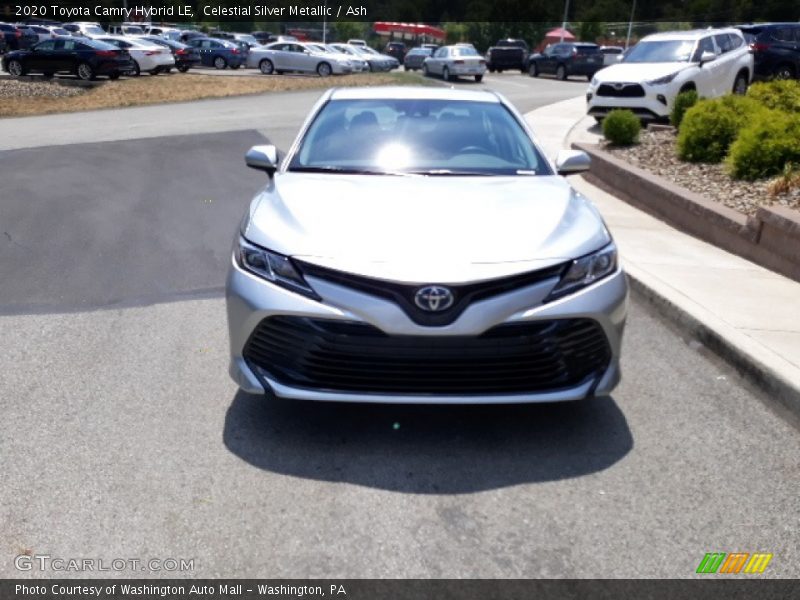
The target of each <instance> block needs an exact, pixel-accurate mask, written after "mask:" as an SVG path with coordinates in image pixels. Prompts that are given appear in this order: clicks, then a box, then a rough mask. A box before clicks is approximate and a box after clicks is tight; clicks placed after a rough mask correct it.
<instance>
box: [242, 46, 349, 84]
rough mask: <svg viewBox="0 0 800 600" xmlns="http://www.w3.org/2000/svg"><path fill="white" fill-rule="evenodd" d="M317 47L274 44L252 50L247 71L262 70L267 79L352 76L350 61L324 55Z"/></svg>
mask: <svg viewBox="0 0 800 600" xmlns="http://www.w3.org/2000/svg"><path fill="white" fill-rule="evenodd" d="M315 46H316V45H315V44H304V43H302V42H273V43H272V44H267V45H266V46H263V47H260V48H253V49H251V50H250V53H249V55H248V56H247V67H249V68H253V69H259V70H260V71H261V72H262V73H263V74H264V75H272V74H274V73H277V74H279V75H280V74H282V73H285V72H287V71H293V72H299V73H316V74H317V75H319V76H320V77H328V76H329V75H344V74H347V73H352V72H353V65H352V63H351V62H350V60H348V59H347V58H345V57H343V56H340V55H333V54H331V53H329V52H323V51H321V50H320V49H318V48H316V47H315Z"/></svg>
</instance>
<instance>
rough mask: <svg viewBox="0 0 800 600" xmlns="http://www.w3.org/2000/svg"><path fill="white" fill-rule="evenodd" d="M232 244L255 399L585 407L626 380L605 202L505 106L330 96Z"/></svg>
mask: <svg viewBox="0 0 800 600" xmlns="http://www.w3.org/2000/svg"><path fill="white" fill-rule="evenodd" d="M246 162H247V164H248V165H249V166H250V167H254V168H256V169H262V170H264V171H266V172H267V173H268V175H269V179H268V181H267V184H266V187H265V188H264V189H263V190H262V191H261V192H260V193H259V194H258V195H257V196H256V197H255V198H254V199H253V201H252V203H251V205H250V208H249V211H248V212H247V214H246V216H245V218H244V220H243V221H242V224H241V228H240V231H239V232H238V234H237V237H236V241H235V244H234V250H233V257H232V261H231V266H230V271H229V276H228V281H227V310H228V324H229V330H230V342H231V366H230V370H231V375H232V377H233V379H234V380H235V381H236V382H237V383H238V384H239V386H240V387H241V388H242V389H243V390H245V391H247V392H250V393H260V394H264V393H267V394H274V395H276V396H278V397H281V398H293V399H308V400H341V401H362V402H402V403H495V402H545V401H559V400H577V399H582V398H586V397H591V396H594V395H605V394H608V393H609V392H610V391H611V390H612V389H613V388H614V386H615V385H616V384H617V382H618V381H619V377H620V371H619V357H620V345H621V338H622V331H623V325H624V321H625V314H626V304H627V294H628V289H627V284H626V280H625V275H624V273H623V272H622V270H621V268H620V265H619V263H618V260H617V250H616V247H615V246H614V242H613V240H612V239H611V236H610V235H609V232H608V230H607V229H606V227H605V225H604V223H603V220H602V218H601V217H600V215H599V214H598V212H597V210H596V208H595V207H594V206H593V205H592V204H591V203H590V202H589V201H588V200H587V199H586V198H584V197H582V196H581V195H580V194H578V193H577V192H575V191H574V190H573V189H572V188H571V187H570V185H569V184H568V183H567V181H566V180H565V179H564V178H563V177H561V176H560V174H567V173H571V172H577V171H582V170H585V169H586V168H588V164H589V160H588V157H587V156H586V155H585V154H583V153H580V152H564V153H562V154H561V155H559V158H558V159H557V160H556V165H555V167H556V170H557V173H556V172H554V169H553V167H552V166H551V164H550V163H549V162H548V161H547V159H545V158H544V156H543V154H542V152H541V150H540V149H539V148H538V147H537V145H536V143H535V142H534V140H533V137H532V134H531V132H530V131H529V129H528V127H527V125H526V124H525V123H524V121H523V119H522V118H521V117H520V115H519V114H518V113H517V112H516V111H515V109H514V108H513V107H512V106H511V105H510V104H509V103H508V102H507V101H506V100H505V99H503V98H502V97H501V96H499V95H497V94H494V93H491V92H485V91H460V90H451V89H438V88H369V89H355V88H351V89H339V90H331V91H329V92H327V93H325V94H324V95H323V97H322V98H321V99H320V101H319V102H318V103H317V105H316V106H315V107H314V108H313V110H312V111H311V114H310V116H309V117H308V119H307V120H306V122H305V123H304V125H303V127H302V128H301V130H300V133H299V135H298V137H297V139H296V140H295V142H294V144H293V145H292V147H291V148H290V150H289V152H288V154H287V155H286V157H285V158H284V160H283V161H282V162H281V164H280V165H278V160H277V152H276V149H275V147H274V146H256V147H254V148H252V149H251V150H250V151H249V152H248V153H247V156H246Z"/></svg>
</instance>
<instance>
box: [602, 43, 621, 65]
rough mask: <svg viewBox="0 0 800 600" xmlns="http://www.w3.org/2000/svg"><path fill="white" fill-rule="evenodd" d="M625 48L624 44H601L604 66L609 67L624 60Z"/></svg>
mask: <svg viewBox="0 0 800 600" xmlns="http://www.w3.org/2000/svg"><path fill="white" fill-rule="evenodd" d="M624 52H625V48H623V47H622V46H600V54H602V55H603V66H605V67H608V66H611V65H615V64H617V63H618V62H619V61H620V60H622V57H623V54H624Z"/></svg>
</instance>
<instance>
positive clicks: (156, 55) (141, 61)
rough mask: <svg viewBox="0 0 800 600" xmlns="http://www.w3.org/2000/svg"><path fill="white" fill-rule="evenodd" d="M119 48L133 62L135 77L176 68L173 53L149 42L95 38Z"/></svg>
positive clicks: (121, 37) (114, 37) (120, 37)
mask: <svg viewBox="0 0 800 600" xmlns="http://www.w3.org/2000/svg"><path fill="white" fill-rule="evenodd" d="M95 39H97V40H100V41H101V42H106V43H108V44H111V45H112V46H116V47H117V48H121V49H123V50H125V51H126V52H127V53H128V54H130V56H131V59H132V60H133V71H132V74H133V75H134V76H139V75H140V74H141V73H142V72H143V71H144V72H147V73H150V74H151V75H158V74H159V73H162V72H165V71H169V70H170V69H171V68H172V67H174V66H175V59H174V58H173V57H172V51H171V50H170V49H169V48H165V47H163V46H161V45H159V44H156V43H154V42H151V41H149V40H143V39H141V38H137V37H125V36H110V35H107V36H104V37H98V38H95Z"/></svg>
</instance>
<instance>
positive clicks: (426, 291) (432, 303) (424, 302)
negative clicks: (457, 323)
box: [414, 285, 454, 312]
mask: <svg viewBox="0 0 800 600" xmlns="http://www.w3.org/2000/svg"><path fill="white" fill-rule="evenodd" d="M453 301H454V298H453V292H451V291H450V290H448V289H447V288H446V287H442V286H440V285H426V286H425V287H423V288H420V289H418V290H417V293H416V294H415V295H414V302H415V303H416V305H417V306H419V307H420V308H421V309H422V310H427V311H428V312H440V311H443V310H447V309H448V308H450V307H451V306H453Z"/></svg>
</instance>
